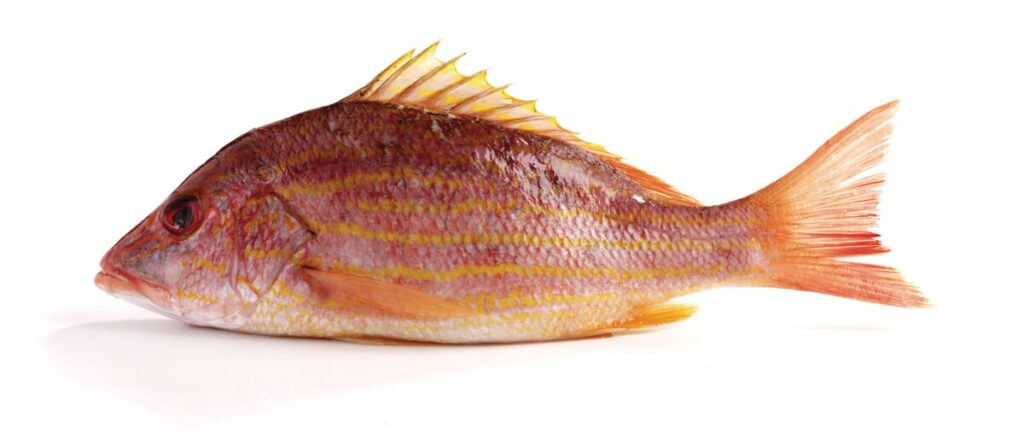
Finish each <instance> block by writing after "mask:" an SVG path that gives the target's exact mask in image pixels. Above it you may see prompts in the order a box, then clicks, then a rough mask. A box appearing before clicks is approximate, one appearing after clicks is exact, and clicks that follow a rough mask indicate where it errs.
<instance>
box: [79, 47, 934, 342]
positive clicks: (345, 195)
mask: <svg viewBox="0 0 1024 445" xmlns="http://www.w3.org/2000/svg"><path fill="white" fill-rule="evenodd" d="M435 47H436V44H435V45H434V46H431V47H429V48H427V49H426V50H425V51H423V52H421V53H419V54H417V55H415V56H413V53H412V52H410V53H408V54H405V55H404V56H402V57H401V58H399V59H398V60H397V61H396V62H395V63H394V64H392V65H391V66H389V67H388V68H387V69H385V70H384V71H383V72H382V73H381V74H380V75H379V76H377V77H376V78H375V79H374V80H373V81H372V82H370V83H369V84H368V85H366V86H365V87H363V88H362V89H360V90H359V91H357V92H355V93H354V94H352V95H350V96H349V97H347V98H345V99H344V100H342V101H340V102H338V103H335V104H332V105H328V106H326V107H323V108H318V109H315V110H311V111H307V112H304V113H301V114H298V115H296V116H293V117H290V118H287V119H284V120H282V121H279V122H276V123H273V124H270V125H267V126H265V127H261V128H258V129H255V130H252V131H250V132H248V133H246V134H244V135H242V136H241V137H239V138H238V139H236V140H234V141H232V142H231V143H229V144H228V145H227V146H226V147H224V148H223V149H221V150H220V151H219V152H218V153H217V154H216V155H214V156H213V158H211V159H210V160H209V161H207V162H206V163H205V164H203V165H202V166H201V167H199V169H197V170H196V171H195V172H193V173H192V175H190V176H189V177H188V178H187V179H186V180H185V182H184V183H182V184H181V185H180V186H179V187H178V188H177V189H176V190H175V191H174V192H173V193H172V194H171V195H170V197H169V198H167V200H166V201H165V202H164V203H163V204H162V205H160V207H159V208H157V209H156V210H155V211H154V212H153V213H152V214H151V215H149V216H148V217H146V218H145V219H144V220H143V221H142V222H141V223H139V224H138V225H137V226H136V227H135V228H134V229H132V231H131V232H129V233H128V234H127V235H125V236H124V238H122V239H121V240H120V241H119V242H118V243H117V244H116V245H115V246H114V247H113V248H112V249H111V250H110V251H109V252H108V253H107V254H106V256H104V258H103V260H102V262H101V266H102V272H100V273H99V274H98V275H97V277H96V283H97V285H99V286H100V287H101V288H103V289H104V290H106V291H108V292H110V293H113V294H115V295H118V296H121V297H124V298H125V299H127V300H129V301H132V302H134V303H137V304H140V305H143V306H145V307H147V308H149V309H152V310H154V311H156V312H158V313H161V314H164V315H167V316H169V317H172V318H175V319H179V320H182V321H184V322H186V323H189V324H194V325H202V326H212V327H217V328H223V329H230V330H235V331H243V332H250V333H259V334H270V335H287V336H303V337H328V338H337V339H348V340H362V341H384V340H387V341H414V342H437V343H485V342H517V341H534V340H551V339H563V338H574V337H587V336H594V335H600V334H607V333H613V332H616V331H621V330H626V329H633V328H641V327H647V326H653V325H657V324H661V323H667V322H672V321H677V320H681V319H684V318H686V317H688V316H689V315H690V314H691V313H692V312H693V307H692V306H689V305H685V304H680V303H674V302H671V301H670V300H671V299H672V298H675V297H678V296H680V295H684V294H688V293H691V292H695V291H697V290H700V289H706V288H709V287H715V286H766V287H782V288H790V289H799V290H806V291H813V292H820V293H826V294H832V295H838V296H841V297H847V298H853V299H858V300H864V301H869V302H874V303H881V304H888V305H894V306H905V307H918V306H925V305H927V301H926V300H925V299H924V297H922V296H921V295H920V293H919V292H918V290H917V289H916V288H914V287H913V286H912V285H910V284H908V283H907V282H906V281H904V280H903V278H901V277H900V274H899V273H898V272H897V271H896V270H895V269H892V268H889V267H884V266H877V265H870V264H863V263H857V262H850V261H845V260H842V259H841V258H843V257H851V256H859V255H870V254H876V253H881V252H884V251H886V249H885V248H884V247H882V245H881V244H880V242H879V241H878V239H877V235H876V234H875V233H872V232H870V231H869V229H870V228H871V227H872V226H873V225H874V223H875V219H876V213H875V211H876V206H877V203H878V187H879V186H880V185H881V184H882V182H883V178H882V176H881V175H872V176H864V175H862V173H863V172H864V171H865V170H868V169H870V168H871V167H873V166H875V165H876V164H878V163H879V162H880V161H881V160H882V156H883V153H884V151H885V149H886V145H887V138H888V136H889V133H890V131H891V127H890V124H889V120H890V118H891V117H892V114H893V111H894V109H895V103H888V104H885V105H882V106H880V107H878V108H876V109H874V110H872V111H870V112H868V113H867V114H866V115H864V116H863V117H861V118H860V119H858V120H857V121H855V122H854V123H853V124H851V125H850V126H849V127H847V128H846V129H844V130H843V131H841V132H839V134H837V135H836V136H834V137H833V138H832V139H830V140H829V141H827V142H826V143H825V144H824V145H822V146H821V148H819V149H818V150H817V151H816V152H815V153H814V154H813V155H812V156H811V157H810V158H809V159H808V160H807V161H805V162H804V163H803V164H801V165H800V166H798V167H797V168H796V169H795V170H793V171H792V172H791V173H789V174H788V175H786V176H784V177H783V178H782V179H780V180H778V181H776V182H774V183H772V184H771V185H769V186H767V187H765V188H764V189H762V190H760V191H758V192H757V193H754V194H752V195H750V196H747V197H745V198H742V199H739V200H736V201H733V202H730V203H727V204H722V205H713V206H704V205H701V204H700V203H699V202H697V201H696V200H694V199H693V198H691V197H689V196H686V195H684V194H682V193H680V192H679V191H677V190H675V189H674V188H672V187H671V186H669V185H668V184H666V183H664V182H662V181H661V180H659V179H657V178H655V177H653V176H651V175H649V174H647V173H644V172H643V171H641V170H639V169H637V168H636V167H633V166H630V165H628V164H625V163H623V162H622V161H621V160H620V158H619V157H618V156H616V155H613V154H611V153H609V152H607V151H605V150H604V149H602V148H601V147H599V146H597V145H594V144H590V143H588V142H584V141H582V140H580V139H578V138H577V137H576V136H574V134H573V133H570V132H568V131H566V130H565V129H563V128H561V127H560V126H558V124H557V123H556V122H555V120H554V119H553V118H551V117H548V116H545V115H543V114H540V113H538V112H537V111H536V109H535V108H534V104H533V102H529V101H521V100H517V99H514V98H512V97H510V96H508V95H507V94H505V92H504V89H503V88H495V87H493V86H491V85H490V84H489V83H488V82H487V81H486V80H485V78H484V74H483V73H477V74H475V75H472V76H463V75H461V74H459V73H458V71H456V70H455V68H454V60H452V61H448V62H443V61H441V60H439V59H437V58H436V57H435V56H434V51H435Z"/></svg>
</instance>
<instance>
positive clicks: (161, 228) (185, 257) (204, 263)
mask: <svg viewBox="0 0 1024 445" xmlns="http://www.w3.org/2000/svg"><path fill="white" fill-rule="evenodd" d="M268 165H269V164H268V163H267V162H265V161H264V160H262V159H261V156H260V155H259V151H258V150H256V149H254V148H253V147H252V146H251V144H241V143H239V142H235V143H232V144H229V145H228V147H225V149H222V150H221V151H220V152H218V154H217V155H215V156H214V157H213V158H212V159H210V160H209V161H207V162H206V163H205V164H204V165H203V166H201V167H200V168H199V169H197V170H196V171H195V172H193V173H192V175H190V176H189V177H188V179H186V180H185V182H183V183H182V184H181V185H180V186H179V187H178V188H177V189H176V190H175V191H174V192H172V193H171V194H170V196H168V197H167V198H166V199H165V200H164V202H163V203H161V204H160V206H159V207H157V208H156V210H154V211H153V212H152V213H150V214H149V215H147V216H146V217H145V218H144V219H143V220H142V221H141V222H139V223H138V224H137V225H136V226H135V228H133V229H132V230H131V231H129V232H128V233H127V234H126V235H124V237H122V238H121V239H120V241H118V242H117V243H116V244H115V245H114V246H113V247H112V248H111V249H110V250H109V251H108V252H107V253H106V255H104V256H103V259H102V260H101V261H100V267H101V271H100V272H99V273H98V274H97V275H96V279H95V282H96V285H97V286H98V287H100V288H101V289H103V290H104V291H106V292H108V293H110V294H113V295H115V296H117V297H119V298H122V299H124V300H126V301H129V302H131V303H134V304H136V305H139V306H142V307H144V308H146V309H149V310H151V311H154V312H157V313H159V314H162V315H165V316H167V317H170V318H173V319H177V320H180V321H183V322H186V323H188V324H192V325H200V326H212V327H219V328H226V329H235V328H238V327H239V326H241V325H243V324H244V323H245V321H246V320H247V319H248V317H249V316H250V315H251V314H252V313H253V312H254V310H255V307H256V305H257V303H258V302H259V301H260V299H261V298H262V297H263V295H264V294H266V292H267V290H268V289H269V288H270V287H272V286H273V284H274V282H275V281H276V280H277V278H278V277H279V276H280V275H281V274H282V273H283V272H284V271H285V270H286V268H287V267H289V266H292V256H294V255H298V254H300V253H301V251H300V247H301V244H303V243H305V241H306V240H308V239H309V237H310V235H309V233H308V232H307V231H305V230H304V228H303V227H302V226H301V225H300V224H298V223H297V222H296V221H295V220H294V219H293V218H290V217H289V216H288V215H287V214H285V213H286V208H285V206H284V205H283V204H282V203H281V202H280V199H279V198H278V197H277V196H276V195H275V194H274V193H273V188H272V187H271V186H272V183H273V181H274V179H275V177H276V173H275V172H276V169H275V168H274V167H270V166H268ZM271 252H272V253H271Z"/></svg>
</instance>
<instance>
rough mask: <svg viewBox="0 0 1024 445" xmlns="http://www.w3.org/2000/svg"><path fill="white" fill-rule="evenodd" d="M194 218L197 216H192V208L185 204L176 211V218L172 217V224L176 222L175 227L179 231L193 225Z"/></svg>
mask: <svg viewBox="0 0 1024 445" xmlns="http://www.w3.org/2000/svg"><path fill="white" fill-rule="evenodd" d="M193 218H195V216H194V215H192V208H191V207H190V206H189V205H188V204H185V205H183V206H181V207H180V208H178V210H175V211H174V216H172V217H171V219H172V222H174V226H175V227H177V228H179V229H184V228H186V227H188V226H189V224H192V219H193Z"/></svg>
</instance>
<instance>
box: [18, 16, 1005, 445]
mask: <svg viewBox="0 0 1024 445" xmlns="http://www.w3.org/2000/svg"><path fill="white" fill-rule="evenodd" d="M336 3H337V4H335V5H334V6H325V5H306V4H299V3H296V2H288V3H287V4H285V3H282V4H279V5H257V4H253V3H250V2H244V3H240V4H235V5H223V6H217V5H212V4H206V3H205V2H199V3H195V4H192V3H189V2H168V3H167V4H166V5H165V6H162V7H156V6H153V7H150V6H141V5H138V4H136V2H125V3H123V4H112V3H106V2H102V3H101V2H68V3H65V4H58V3H51V2H24V4H26V5H28V4H30V5H31V6H14V5H11V4H9V3H5V4H4V6H2V7H0V51H2V52H0V57H2V59H0V113H2V116H0V122H2V130H0V147H2V150H3V151H2V154H3V157H2V161H0V166H2V175H0V180H2V181H3V182H2V187H3V188H2V189H3V192H4V195H3V196H4V200H3V211H2V213H0V216H2V218H0V221H2V222H0V224H2V231H0V236H2V237H3V238H2V244H0V249H2V251H0V260H2V261H3V264H2V267H0V270H2V273H3V286H4V289H3V301H4V303H3V306H2V308H3V317H2V318H0V329H2V336H0V342H2V354H3V355H2V357H3V359H2V360H3V362H2V365H0V373H2V380H0V385H2V394H0V404H2V405H0V410H2V411H3V412H2V413H0V419H2V424H3V427H2V428H0V435H2V436H7V437H3V438H0V441H2V442H4V443H22V442H42V441H46V440H49V439H57V440H60V441H61V442H63V443H67V442H70V441H72V440H75V441H84V442H85V443H93V442H96V441H99V440H102V441H103V443H154V442H155V443H175V444H181V443H195V442H201V443H202V442H207V443H236V442H237V441H238V440H240V439H242V438H247V439H255V440H256V441H257V442H276V443H313V441H314V440H315V441H316V443H367V442H378V441H379V442H386V441H403V442H412V441H416V442H417V443H421V442H426V443H451V442H462V443H495V442H497V443H502V442H520V443H522V442H525V443H593V442H599V443H601V442H615V443H683V442H684V441H685V442H692V443H926V442H927V443H935V442H936V441H943V442H946V441H951V442H952V443H1021V442H1022V441H1024V433H1022V431H1021V429H1022V423H1021V422H1022V418H1024V408H1022V403H1024V402H1022V401H1024V390H1022V386H1024V385H1022V383H1021V380H1022V376H1024V366H1022V364H1021V356H1022V347H1021V339H1022V338H1024V335H1022V334H1024V330H1022V329H1021V327H1020V326H1021V321H1020V320H1021V317H1022V313H1024V312H1022V309H1024V304H1022V302H1021V297H1022V292H1021V290H1020V287H1019V282H1020V281H1019V278H1018V276H1019V275H1020V273H1021V270H1020V269H1021V265H1022V260H1021V256H1020V252H1021V251H1022V250H1021V249H1022V247H1024V246H1022V242H1021V229H1020V226H1021V210H1020V208H1021V202H1020V192H1021V191H1022V180H1021V173H1020V171H1021V152H1022V150H1024V142H1022V140H1024V136H1022V132H1021V129H1022V128H1024V127H1022V124H1024V87H1022V85H1024V67H1022V60H1024V58H1022V44H1024V26H1021V23H1022V19H1024V15H1022V14H1021V13H1020V12H1018V11H1016V10H1014V9H1012V8H1011V7H1001V6H996V5H991V4H987V3H983V2H970V6H966V2H965V5H964V6H944V5H938V4H932V3H931V2H922V3H921V4H922V5H923V6H917V7H914V6H907V5H903V6H899V5H889V4H887V3H889V2H881V3H872V2H863V1H857V2H849V3H847V4H845V5H838V6H823V5H817V4H816V3H814V2H811V3H807V4H799V3H798V4H793V3H784V4H783V3H780V2H755V3H754V4H733V3H725V2H715V3H716V5H717V6H714V7H697V6H679V5H676V6H664V5H661V4H658V3H645V2H640V1H629V2H617V3H618V4H619V5H617V6H615V7H604V6H599V5H597V4H589V3H588V4H586V5H584V4H583V3H580V4H578V5H572V6H571V5H562V4H557V3H556V2H553V1H546V2H527V1H515V2H510V1H503V2H483V1H476V2H470V3H465V4H454V3H453V4H448V3H443V2H439V1H419V2H409V3H405V4H399V3H398V2H393V1H387V2H358V4H350V5H344V4H342V3H341V2H336ZM665 3H666V4H667V3H669V2H665ZM758 3H764V4H765V5H771V6H765V5H759V4H758ZM1007 3H1008V4H1009V3H1010V2H1007ZM439 38H440V39H443V42H442V46H441V50H440V53H441V55H442V56H454V55H456V54H458V53H460V52H462V51H469V55H468V56H467V57H466V58H464V59H463V61H461V62H460V67H461V69H462V71H463V72H471V71H475V70H476V69H480V68H491V78H492V80H493V81H494V83H505V82H512V81H514V82H516V84H515V86H514V87H513V88H512V89H511V92H513V93H514V94H515V95H516V96H518V97H522V98H527V99H532V98H541V99H543V100H542V101H541V103H540V107H541V110H542V111H544V112H548V113H550V114H554V115H557V116H559V117H560V118H561V121H562V123H563V124H564V125H565V126H566V127H568V128H570V129H573V130H576V131H580V132H581V133H582V136H583V137H584V138H586V139H588V140H591V141H594V142H597V143H601V144H604V145H606V146H607V147H608V148H609V149H610V150H612V151H614V152H617V153H620V154H623V155H625V156H626V157H627V158H628V159H629V160H630V161H632V162H633V163H634V164H636V165H638V166H641V167H644V168H646V169H648V170H649V171H650V172H652V173H654V174H656V175H658V176H661V177H662V178H664V179H666V180H667V181H668V182H670V183H673V184H675V185H677V186H678V187H679V188H680V189H681V190H683V191H685V192H687V193H689V194H692V195H693V196H695V197H697V198H698V199H701V200H702V201H704V202H706V203H717V202H723V201H727V200H731V199H734V198H738V197H740V196H743V195H745V194H747V193H749V192H752V191H754V190H756V189H757V188H760V187H761V186H763V185H765V184H767V183H768V182H770V181H772V180H774V179H776V178H777V177H779V176H781V175H782V174H784V173H785V172H787V171H788V170H789V169H790V168H792V167H793V166H795V165H796V164H797V163H799V162H800V161H801V160H803V159H804V158H805V157H806V156H808V155H809V154H810V153H811V152H812V151H813V149H814V148H815V147H817V146H818V145H819V144H820V143H821V142H823V141H824V140H825V139H827V138H828V137H829V136H831V135H832V134H833V133H834V132H836V131H838V130H839V129H840V128H841V127H842V126H844V125H846V124H847V123H848V122H850V121H852V120H853V119H855V118H856V117H858V116H859V115H860V114H861V113H863V112H866V111H867V110H869V109H871V108H872V107H874V106H876V105H879V104H881V103H883V102H885V101H888V100H890V99H893V98H901V99H902V100H903V102H902V106H901V109H900V111H899V115H898V117H897V121H896V134H895V137H894V139H893V149H892V151H891V156H890V157H889V158H888V160H887V161H886V163H885V164H884V166H883V169H884V171H886V172H887V173H889V177H890V181H889V183H888V184H887V186H886V191H885V195H884V198H883V203H882V215H883V218H882V221H881V227H880V230H881V232H882V233H883V234H884V241H885V242H886V243H887V244H888V245H889V246H890V247H892V248H893V249H894V253H892V254H889V255H886V256H884V257H880V258H878V261H880V262H884V263H887V264H894V265H897V266H898V267H899V268H900V269H902V270H903V271H904V273H905V275H906V276H907V277H908V278H909V279H910V280H911V281H913V282H914V283H916V284H918V285H919V286H920V287H921V288H922V289H923V291H924V292H925V293H926V294H927V295H928V296H929V297H930V298H931V299H932V300H933V301H934V303H935V307H934V308H932V309H928V310H900V309H894V308H888V307H881V306H874V305H869V304H864V303H858V302H854V301H848V300H844V299H840V298H834V297H827V296H821V295H816V294H808V293H799V292H795V291H782V290H769V289H716V290H712V291H706V292H702V293H699V294H696V295H693V296H690V297H687V299H688V300H689V301H691V302H694V303H697V304H698V305H700V307H701V311H700V312H698V314H697V315H696V316H694V317H693V318H692V319H690V320H688V321H686V322H684V323H680V324H677V325H674V326H669V327H666V328H663V329H658V330H655V331H652V332H646V333H641V334H635V335H627V336H621V337H615V338H611V339H599V340H589V341H570V342H556V343H546V344H527V345H514V346H486V347H381V346H365V345H353V344H346V343H341V342H333V341H313V340H298V339H278V338H266V337H254V336H245V335H239V334H232V333H227V332H218V331H213V330H206V329H193V328H188V327H185V326H183V325H181V324H178V323H176V322H173V321H170V320H167V319H162V318H159V317H158V316H156V315H151V314H149V313H146V312H144V311H142V310H141V309H138V308H136V307H134V306H130V305H127V304H125V303H124V302H122V301H120V300H117V299H114V298H112V297H109V296H107V295H105V294H103V293H102V292H101V291H99V290H98V289H96V288H94V287H93V284H92V278H93V275H94V274H95V273H96V272H97V270H98V264H97V263H98V261H99V258H100V256H101V255H102V254H103V253H104V252H105V251H106V249H107V248H108V247H109V246H110V245H112V244H113V243H114V242H115V241H116V240H117V239H118V238H119V237H120V236H121V235H122V234H123V233H124V232H126V231H127V230H128V229H130V228H131V227H132V226H133V225H134V224H135V223H136V222H137V221H138V220H140V219H141V218H142V217H143V216H144V215H145V214H147V213H148V212H149V211H150V210H152V209H153V208H154V207H155V206H156V205H157V204H158V203H159V202H160V201H161V200H162V199H163V198H164V197H165V196H166V194H168V193H169V192H170V191H171V190H172V189H173V188H174V187H175V186H176V185H177V184H178V183H179V182H180V181H181V180H182V179H184V177H185V176H186V175H187V174H188V173H189V172H191V171H192V170H193V169H194V168H195V167H196V166H198V165H200V164H201V163H202V162H203V161H204V160H205V159H207V158H208V157H209V156H211V155H212V154H213V153H214V152H215V151H216V150H217V149H218V148H220V147H221V146H222V145H223V144H225V143H226V142H228V141H230V140H231V139H233V138H234V137H235V136H237V135H239V134H241V133H243V132H245V131H246V130H248V129H250V128H253V127H256V126H259V125H263V124H266V123H269V122H271V121H274V120H277V119H280V118H283V117H286V116H288V115H291V114H294V113H297V112H300V111H303V110H306V109H309V108H312V107H316V106H320V105H324V104H327V103H331V102H334V101H335V100H337V99H340V98H341V97H343V96H345V95H347V94H349V93H350V92H351V91H353V90H355V89H356V88H358V87H360V86H362V85H363V84H364V83H365V82H367V81H368V80H369V79H370V78H371V77H372V76H373V75H374V74H376V73H377V72H378V71H379V70H380V69H382V68H383V67H384V66H385V65H386V64H387V63H389V62H391V61H392V60H393V59H394V58H395V57H397V56H398V55H400V54H401V53H402V52H404V51H406V50H408V49H410V48H412V47H418V48H422V47H424V46H426V45H427V44H429V43H431V42H433V41H434V40H436V39H439ZM556 441H557V442H556ZM59 443H60V442H59Z"/></svg>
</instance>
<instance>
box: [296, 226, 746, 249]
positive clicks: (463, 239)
mask: <svg viewBox="0 0 1024 445" xmlns="http://www.w3.org/2000/svg"><path fill="white" fill-rule="evenodd" d="M310 228H311V229H312V230H313V231H314V232H316V233H321V234H323V233H326V234H334V235H349V236H356V237H360V238H364V239H369V240H374V241H383V242H395V243H401V244H423V245H433V246H448V245H468V244H490V245H494V244H514V245H525V246H535V247H561V248H608V249H627V250H666V251H681V250H710V249H714V248H746V247H753V246H756V245H757V240H755V239H748V240H732V239H729V240H690V239H682V240H673V241H664V240H628V241H624V240H609V239H593V238H566V237H557V236H540V235H532V234H524V233H463V234H448V233H445V234H424V233H407V232H389V231H378V230H373V229H368V228H366V227H362V226H359V225H356V224H349V223H322V222H318V221H310Z"/></svg>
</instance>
